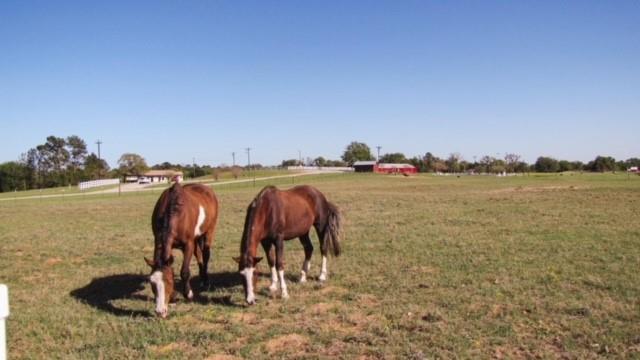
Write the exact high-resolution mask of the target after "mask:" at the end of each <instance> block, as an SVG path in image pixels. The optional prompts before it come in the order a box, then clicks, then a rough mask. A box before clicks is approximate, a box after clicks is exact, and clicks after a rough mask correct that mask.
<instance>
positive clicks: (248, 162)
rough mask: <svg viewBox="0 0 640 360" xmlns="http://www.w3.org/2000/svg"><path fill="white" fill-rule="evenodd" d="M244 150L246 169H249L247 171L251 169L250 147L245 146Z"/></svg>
mask: <svg viewBox="0 0 640 360" xmlns="http://www.w3.org/2000/svg"><path fill="white" fill-rule="evenodd" d="M245 150H246V151H247V169H249V171H251V148H250V147H248V148H245Z"/></svg>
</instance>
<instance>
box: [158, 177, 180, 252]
mask: <svg viewBox="0 0 640 360" xmlns="http://www.w3.org/2000/svg"><path fill="white" fill-rule="evenodd" d="M166 204H167V205H166V208H165V211H164V214H163V217H162V237H163V239H162V246H163V256H162V260H163V261H167V260H169V257H171V247H172V244H168V243H167V242H168V239H170V237H169V234H170V233H171V219H172V218H173V217H174V216H177V215H178V214H179V213H180V211H182V208H183V207H184V189H183V188H182V186H181V185H180V184H178V183H177V182H176V183H174V184H173V186H171V187H170V188H169V193H168V194H167V203H166Z"/></svg>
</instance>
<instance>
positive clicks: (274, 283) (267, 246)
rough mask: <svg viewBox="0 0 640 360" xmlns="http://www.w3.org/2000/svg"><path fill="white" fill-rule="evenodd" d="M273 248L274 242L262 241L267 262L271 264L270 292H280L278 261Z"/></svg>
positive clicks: (269, 240)
mask: <svg viewBox="0 0 640 360" xmlns="http://www.w3.org/2000/svg"><path fill="white" fill-rule="evenodd" d="M272 247H273V241H272V240H271V239H264V240H262V248H263V249H264V253H265V254H267V261H268V262H269V268H271V285H270V286H269V291H271V292H275V291H276V290H278V272H277V271H276V259H275V255H274V254H273V251H271V249H272Z"/></svg>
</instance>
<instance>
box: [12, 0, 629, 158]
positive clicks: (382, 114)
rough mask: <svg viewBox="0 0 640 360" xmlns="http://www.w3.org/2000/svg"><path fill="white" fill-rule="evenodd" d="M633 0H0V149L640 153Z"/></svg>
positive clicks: (198, 154)
mask: <svg viewBox="0 0 640 360" xmlns="http://www.w3.org/2000/svg"><path fill="white" fill-rule="evenodd" d="M639 130H640V2H637V1H567V2H558V1H549V2H543V1H532V2H524V1H495V2H493V1H469V2H449V1H446V2H445V1H415V2H414V1H388V2H386V1H385V2H381V1H362V2H360V1H336V2H330V1H274V2H269V1H255V2H253V1H198V2H175V1H167V2H163V1H148V2H145V1H102V2H97V1H96V2H87V1H78V2H64V1H59V2H58V1H55V2H53V1H41V2H40V1H36V2H34V1H2V2H0V144H1V145H0V162H2V161H10V160H15V159H17V158H18V157H19V156H20V154H21V153H23V152H26V151H27V150H28V149H29V148H31V147H34V146H35V145H37V144H40V143H42V142H44V140H45V138H46V136H48V135H57V136H65V137H66V136H68V135H78V136H80V137H82V138H83V139H85V140H86V141H87V142H88V143H89V150H90V151H94V152H97V147H96V145H95V144H94V142H95V141H96V140H97V139H101V140H102V141H103V142H104V143H103V145H102V155H103V157H104V158H105V159H106V160H107V161H108V162H109V164H110V165H111V166H112V167H113V166H115V165H116V161H117V159H118V158H119V156H120V155H121V154H122V153H125V152H135V153H139V154H141V155H142V156H143V157H145V158H146V159H147V161H148V163H150V164H155V163H159V162H162V161H170V162H174V163H190V162H191V161H192V159H193V158H195V159H196V162H197V163H201V164H211V165H218V164H221V163H227V164H230V163H231V161H232V160H231V153H232V152H236V153H237V155H236V157H237V159H238V162H245V161H246V154H245V153H244V151H243V149H244V148H246V147H251V148H252V149H253V150H252V152H251V157H252V161H253V162H260V163H262V164H265V165H268V164H278V163H280V161H281V160H283V159H288V158H297V156H298V151H301V153H302V156H303V157H317V156H324V157H325V158H332V159H337V158H339V157H340V155H341V153H342V151H343V150H344V148H345V146H346V145H347V144H348V143H349V142H351V141H353V140H357V141H362V142H365V143H367V144H368V145H369V146H370V147H372V149H373V148H374V147H375V146H376V145H380V146H382V150H381V152H382V153H386V152H403V153H404V154H406V155H407V156H415V155H419V154H424V153H425V152H427V151H430V152H432V153H434V154H436V155H438V156H442V157H445V156H447V155H448V154H449V153H452V152H459V153H461V154H462V155H463V157H465V158H466V159H468V160H472V159H473V157H474V156H478V157H480V156H482V155H486V154H488V155H492V156H496V154H499V155H500V156H502V154H504V153H505V152H513V153H518V154H521V155H522V156H523V157H524V159H525V160H527V161H530V162H532V161H535V159H536V157H537V156H540V155H546V156H553V157H556V158H562V159H569V160H582V161H587V160H590V159H593V158H594V157H595V156H596V155H598V154H600V155H610V156H614V157H616V158H617V159H626V158H629V157H632V156H635V157H639V156H640V141H638V134H639V133H640V131H639Z"/></svg>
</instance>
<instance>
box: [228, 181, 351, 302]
mask: <svg viewBox="0 0 640 360" xmlns="http://www.w3.org/2000/svg"><path fill="white" fill-rule="evenodd" d="M340 223H341V216H340V212H339V211H338V208H337V207H336V206H335V205H333V204H332V203H330V202H329V201H327V199H326V198H325V197H324V195H323V194H322V193H321V192H320V191H318V190H317V189H315V188H313V187H311V186H296V187H294V188H292V189H289V190H285V191H281V190H278V189H277V188H275V187H274V186H267V187H265V188H264V189H262V191H260V193H259V194H258V195H257V196H256V197H255V199H254V200H253V201H252V202H251V204H250V205H249V207H248V208H247V215H246V219H245V223H244V232H243V233H242V241H241V243H240V257H239V258H235V260H236V261H237V262H238V265H239V266H238V270H239V271H240V274H242V275H243V285H244V292H245V298H246V300H247V303H248V304H254V303H255V295H254V287H255V281H254V280H255V277H254V274H253V272H254V269H255V266H256V264H257V263H258V262H259V261H260V259H261V258H257V257H256V252H257V248H258V244H262V247H263V248H264V251H265V253H266V254H267V259H268V261H269V266H270V267H271V286H270V287H269V289H270V290H271V291H276V290H277V289H278V284H280V290H281V291H282V298H284V299H286V298H288V297H289V294H288V293H287V284H286V282H285V280H284V241H285V240H290V239H293V238H296V237H297V238H300V242H301V243H302V246H303V247H304V254H305V258H304V263H303V265H302V274H301V276H300V282H305V281H307V274H308V273H309V262H310V260H311V254H312V253H313V245H312V244H311V238H310V237H309V232H310V231H311V227H312V226H313V227H314V228H315V229H316V233H317V235H318V239H319V240H320V251H321V252H322V271H321V273H320V277H319V280H320V281H324V280H326V279H327V254H328V253H329V251H331V252H332V253H333V255H335V256H338V255H340V234H341V229H340ZM272 246H275V259H274V254H273V252H272V251H271V248H272ZM276 269H277V272H276Z"/></svg>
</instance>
